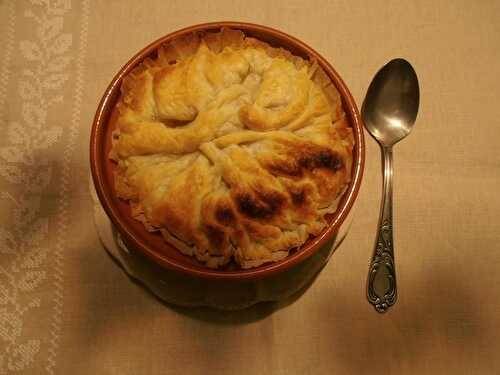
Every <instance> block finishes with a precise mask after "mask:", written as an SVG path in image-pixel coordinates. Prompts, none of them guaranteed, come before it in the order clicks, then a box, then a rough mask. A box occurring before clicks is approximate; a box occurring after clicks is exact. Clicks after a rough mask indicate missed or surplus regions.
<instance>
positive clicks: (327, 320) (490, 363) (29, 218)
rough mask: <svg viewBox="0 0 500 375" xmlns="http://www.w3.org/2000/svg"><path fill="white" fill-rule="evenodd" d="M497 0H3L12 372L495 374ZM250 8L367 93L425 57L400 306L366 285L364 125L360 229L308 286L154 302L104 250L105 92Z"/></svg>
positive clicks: (6, 305)
mask: <svg viewBox="0 0 500 375" xmlns="http://www.w3.org/2000/svg"><path fill="white" fill-rule="evenodd" d="M499 16H500V3H499V2H498V1H494V0H482V1H477V2H472V1H444V0H441V1H427V0H426V1H424V0H419V1H416V0H415V1H347V0H339V1H322V2H320V1H313V2H309V3H307V2H304V1H296V0H287V1H281V0H279V1H278V0H275V1H266V0H254V1H246V2H240V1H234V2H233V1H192V0H184V1H179V0H168V1H165V0H151V1H144V2H141V1H125V0H123V1H104V0H102V1H100V0H81V1H78V0H73V1H71V0H31V1H28V0H0V46H1V47H0V126H1V130H2V132H1V134H2V136H1V137H0V160H1V161H0V186H1V190H0V191H1V193H0V208H1V215H0V374H11V373H23V374H75V375H77V374H181V373H182V374H235V373H242V374H442V373H445V371H446V372H448V373H453V374H496V373H498V371H500V370H499V368H500V356H499V353H500V344H499V339H500V324H499V322H498V316H499V313H500V301H499V298H498V295H499V291H500V272H499V271H500V251H499V250H500V245H499V240H500V224H499V220H498V215H499V213H500V195H499V191H500V190H499V185H500V152H499V143H500V142H499V141H500V139H499V138H500V137H499V135H500V128H499V127H498V124H499V121H500V120H499V119H500V110H499V108H500V106H499V104H498V103H497V102H498V98H499V97H500V78H499V77H500V48H499V46H500V22H499V20H500V18H499ZM219 20H241V21H249V22H255V23H260V24H265V25H269V26H272V27H275V28H278V29H281V30H284V31H286V32H288V33H290V34H292V35H294V36H296V37H298V38H300V39H302V40H304V41H305V42H307V43H309V44H310V45H312V46H314V47H315V48H316V49H317V50H318V51H319V52H320V53H321V54H323V55H324V56H325V57H326V58H327V59H329V60H330V61H331V62H332V64H333V65H334V66H335V67H336V69H337V70H338V72H339V73H340V74H341V75H342V77H343V78H344V80H345V81H346V83H347V84H348V86H349V87H350V88H351V91H352V93H353V95H354V97H355V99H356V100H357V102H358V104H361V102H362V99H363V96H364V94H365V91H366V88H367V86H368V84H369V82H370V80H371V78H372V76H373V74H374V73H375V72H376V71H377V69H378V68H379V67H380V66H381V65H383V64H384V63H385V62H387V61H388V60H390V59H391V58H394V57H399V56H401V57H405V58H406V59H408V60H409V61H411V62H412V63H413V65H414V67H415V69H416V71H417V72H418V75H419V78H420V83H421V110H420V113H419V116H418V120H417V121H418V122H417V127H416V129H415V132H414V133H413V134H412V135H411V136H410V137H409V138H408V139H407V140H405V141H404V142H403V143H401V144H400V145H398V146H397V147H396V149H395V168H396V176H395V177H396V180H395V197H394V198H395V208H394V210H395V212H394V216H395V220H396V221H395V246H396V252H397V267H398V281H399V301H398V302H397V305H396V306H395V307H394V308H393V309H392V311H390V312H389V313H387V314H385V315H379V314H377V313H376V312H375V311H374V310H373V308H372V307H371V306H370V305H368V303H367V302H366V298H365V280H366V272H367V265H368V259H369V256H370V254H371V252H372V248H373V244H374V235H375V229H376V225H377V219H378V210H379V202H380V193H381V173H380V155H379V151H378V148H377V146H376V144H375V143H374V141H373V140H372V139H371V138H367V162H366V171H365V178H364V181H363V187H362V190H361V192H360V195H359V199H358V205H357V212H356V216H355V220H354V222H353V225H352V228H351V231H350V233H349V235H348V237H347V239H346V240H345V241H344V243H343V244H342V246H341V247H340V249H339V250H338V251H337V252H336V253H335V254H334V256H333V258H332V259H331V261H330V263H329V264H328V265H327V267H326V268H325V269H324V271H323V272H322V273H321V274H320V276H319V277H318V278H317V279H316V281H315V282H314V284H313V285H312V286H311V287H310V288H309V289H307V291H306V292H305V293H304V294H302V295H301V296H299V297H298V298H295V299H294V300H290V301H286V302H283V303H274V304H272V303H271V304H264V305H258V306H256V307H253V308H251V309H249V310H244V311H240V312H218V311H213V310H208V309H187V308H176V307H172V306H167V305H164V304H162V303H160V302H159V301H158V300H157V299H155V298H154V297H152V295H151V294H149V293H147V292H146V291H145V290H144V289H143V288H141V287H140V286H139V285H137V284H136V283H133V282H131V280H130V279H129V278H128V277H127V276H126V275H125V274H124V273H123V272H122V270H121V269H120V268H119V267H118V266H117V265H116V263H115V262H114V261H113V260H112V259H111V258H110V257H109V256H108V255H107V253H106V252H105V251H104V250H103V248H102V246H101V244H100V242H99V239H98V236H97V234H96V231H95V228H94V224H93V212H92V199H91V197H90V193H89V190H88V183H87V182H88V174H89V167H88V139H89V132H90V124H91V121H92V118H93V114H94V112H95V109H96V106H97V103H98V100H99V98H100V95H101V94H102V92H103V91H104V89H105V88H106V86H107V84H108V82H109V81H110V79H111V78H112V76H113V75H114V74H115V72H116V71H117V70H118V69H119V68H120V66H121V65H122V64H123V63H124V62H125V61H126V60H127V59H128V58H129V57H130V56H131V55H133V54H134V53H135V52H136V51H138V50H139V49H140V48H141V47H143V46H144V45H146V44H147V43H149V42H151V41H152V40H154V39H156V38H158V37H160V36H162V35H164V34H166V33H169V32H171V31H173V30H176V29H178V28H181V27H184V26H187V25H191V24H196V23H201V22H207V21H219Z"/></svg>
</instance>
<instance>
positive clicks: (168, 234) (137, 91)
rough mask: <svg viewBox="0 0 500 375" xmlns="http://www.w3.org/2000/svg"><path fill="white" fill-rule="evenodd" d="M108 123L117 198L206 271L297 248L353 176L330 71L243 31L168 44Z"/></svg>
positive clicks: (131, 80)
mask: <svg viewBox="0 0 500 375" xmlns="http://www.w3.org/2000/svg"><path fill="white" fill-rule="evenodd" d="M113 121H114V122H115V128H116V130H115V131H114V133H113V143H112V149H111V152H110V154H109V157H110V158H111V159H112V160H114V161H115V162H116V168H115V190H116V194H117V195H118V197H120V198H122V199H124V200H127V201H128V202H129V204H130V207H131V212H132V215H133V216H134V217H135V218H136V219H137V220H140V221H141V222H142V223H143V224H144V225H145V227H146V228H147V229H148V230H149V231H159V232H161V234H162V235H163V237H164V238H165V240H166V241H167V242H168V243H170V244H172V245H173V246H174V247H176V248H177V249H178V250H180V251H181V252H182V253H184V254H186V255H190V256H194V257H196V259H198V260H199V261H200V262H202V263H203V264H205V265H206V266H207V267H210V268H218V267H221V266H223V265H225V264H227V263H229V262H230V261H231V260H234V262H236V263H237V264H238V265H239V266H240V267H242V268H251V267H256V266H259V265H261V264H263V263H267V262H274V261H278V260H280V259H282V258H284V257H286V256H287V255H288V253H289V252H290V251H291V250H292V249H300V246H301V245H302V244H303V243H304V242H305V241H306V240H307V238H308V237H309V235H313V236H314V235H318V234H319V233H320V232H321V231H322V230H323V229H324V228H325V227H326V224H327V222H326V219H325V215H327V214H328V213H333V212H335V211H336V208H337V203H338V201H339V199H340V197H341V195H342V194H343V193H344V191H345V190H346V187H347V185H348V184H349V182H350V179H351V167H352V150H353V146H354V139H353V134H352V129H351V128H350V126H349V124H348V121H347V119H346V116H345V113H344V111H343V109H342V103H341V99H340V95H339V93H338V92H337V90H336V88H335V86H334V85H333V84H332V82H331V81H330V79H329V78H328V76H327V75H326V73H325V72H324V71H323V70H322V69H321V68H320V67H319V66H318V64H317V63H316V62H315V61H309V60H305V59H302V58H301V57H298V56H294V55H293V54H291V53H290V52H289V51H287V50H285V49H282V48H275V47H271V46H270V45H269V44H267V43H265V42H262V41H260V40H258V39H255V38H251V37H247V36H246V35H245V34H244V33H243V32H241V31H238V30H233V29H222V30H221V31H220V32H217V33H215V32H214V33H211V32H204V33H199V32H198V33H192V34H189V35H187V36H184V37H182V38H177V39H175V40H173V41H171V42H169V43H168V44H164V45H162V46H161V47H160V48H159V49H158V51H157V56H156V57H155V58H148V59H146V60H145V61H143V62H142V63H141V64H140V66H138V67H137V68H135V69H134V70H133V71H132V72H131V73H130V74H128V75H127V76H126V77H125V78H124V79H123V83H122V87H121V97H120V99H119V101H118V103H117V107H116V108H115V116H114V120H113ZM299 251H300V250H299Z"/></svg>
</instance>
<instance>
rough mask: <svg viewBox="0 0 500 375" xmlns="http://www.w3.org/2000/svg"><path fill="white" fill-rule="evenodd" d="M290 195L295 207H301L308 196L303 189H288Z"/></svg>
mask: <svg viewBox="0 0 500 375" xmlns="http://www.w3.org/2000/svg"><path fill="white" fill-rule="evenodd" d="M288 193H289V194H290V197H291V198H292V203H293V204H294V205H295V206H301V205H303V204H304V202H305V201H306V194H305V191H304V190H303V189H288Z"/></svg>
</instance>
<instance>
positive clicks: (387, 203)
mask: <svg viewBox="0 0 500 375" xmlns="http://www.w3.org/2000/svg"><path fill="white" fill-rule="evenodd" d="M382 155H383V158H384V167H383V168H384V187H383V196H382V207H381V212H380V220H379V227H378V233H377V242H376V246H375V250H374V252H373V256H372V260H371V262H370V268H369V272H368V285H367V297H368V301H369V302H370V303H371V304H372V305H373V306H374V307H375V309H376V310H377V311H378V312H380V313H383V312H386V311H387V309H388V308H389V307H390V306H392V305H394V303H396V299H397V290H396V268H395V264H394V248H393V241H392V173H393V172H392V169H393V168H392V147H382Z"/></svg>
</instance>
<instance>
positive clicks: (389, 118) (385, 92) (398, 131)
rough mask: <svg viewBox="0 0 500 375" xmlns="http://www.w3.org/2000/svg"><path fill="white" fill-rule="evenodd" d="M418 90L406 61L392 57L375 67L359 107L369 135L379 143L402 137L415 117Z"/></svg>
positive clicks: (412, 70) (409, 129)
mask: <svg viewBox="0 0 500 375" xmlns="http://www.w3.org/2000/svg"><path fill="white" fill-rule="evenodd" d="M419 97H420V91H419V87H418V78H417V74H416V73H415V70H414V69H413V67H412V66H411V65H410V63H409V62H408V61H406V60H404V59H394V60H391V61H390V62H389V63H387V64H386V65H385V66H384V67H383V68H382V69H380V70H379V72H378V73H377V75H376V76H375V78H374V79H373V81H372V82H371V84H370V87H369V88H368V91H367V93H366V98H365V101H364V103H363V107H362V109H361V112H362V117H363V121H364V123H365V127H366V129H367V130H368V131H369V132H370V134H371V135H372V136H373V137H374V138H375V139H376V140H377V141H378V142H379V143H380V144H381V145H383V146H392V145H394V144H395V143H397V142H399V141H400V140H402V139H403V138H404V137H406V136H407V135H408V134H409V133H410V132H411V130H412V128H413V125H414V124H415V120H416V118H417V112H418V106H419V99H420V98H419Z"/></svg>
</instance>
